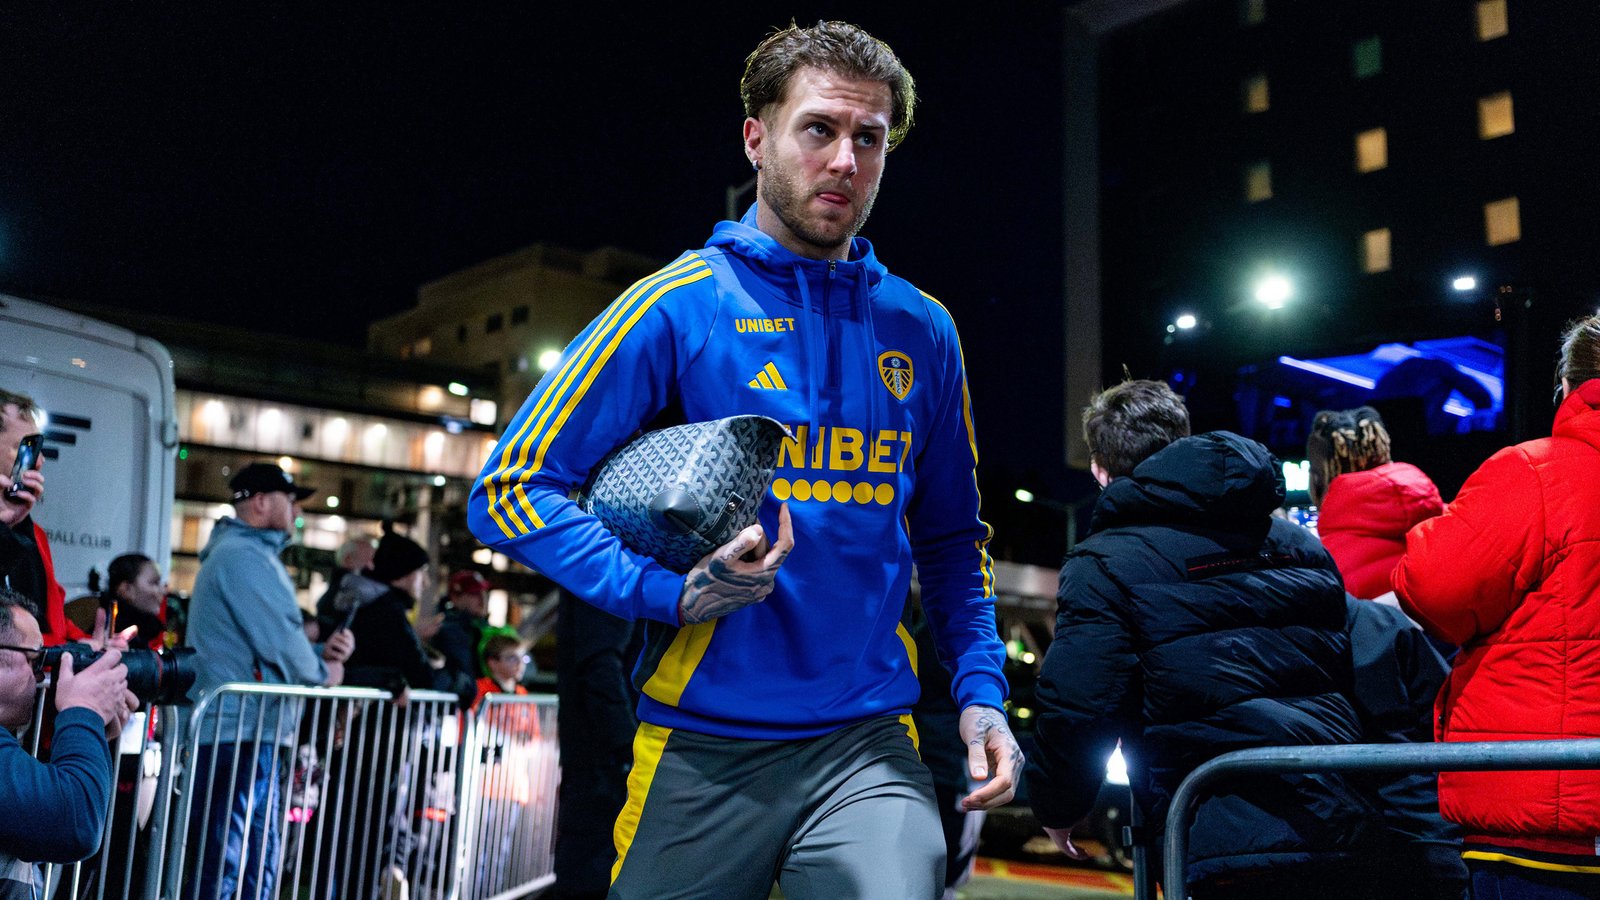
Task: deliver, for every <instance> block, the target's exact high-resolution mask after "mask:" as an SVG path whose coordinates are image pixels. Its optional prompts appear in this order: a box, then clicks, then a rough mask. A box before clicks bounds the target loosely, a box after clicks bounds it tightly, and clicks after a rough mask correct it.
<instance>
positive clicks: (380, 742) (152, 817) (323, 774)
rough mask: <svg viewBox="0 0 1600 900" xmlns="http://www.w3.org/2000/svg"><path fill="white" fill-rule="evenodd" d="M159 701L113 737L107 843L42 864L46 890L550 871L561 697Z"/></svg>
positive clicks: (389, 891) (440, 885)
mask: <svg viewBox="0 0 1600 900" xmlns="http://www.w3.org/2000/svg"><path fill="white" fill-rule="evenodd" d="M46 696H47V694H46V692H42V691H41V693H40V695H39V700H38V702H37V704H36V706H35V711H34V720H33V721H34V727H33V729H32V733H31V738H32V745H31V747H30V749H31V750H32V751H33V752H34V753H35V754H36V755H37V753H38V751H39V749H40V748H39V743H40V734H41V728H40V724H41V722H42V721H43V718H44V714H45V709H44V702H45V697H46ZM155 716H156V720H157V722H158V723H159V725H158V727H156V728H151V727H150V726H149V724H148V722H149V720H148V719H147V718H146V716H145V714H144V713H139V714H135V717H134V718H133V719H132V720H130V722H129V724H128V727H127V728H126V729H124V731H123V733H122V737H121V739H120V741H119V743H118V746H117V747H114V748H113V750H114V751H116V756H115V760H116V773H117V777H116V779H115V783H116V786H115V787H114V788H113V790H114V793H113V796H112V803H111V812H110V815H109V816H108V823H109V825H108V827H106V828H105V829H104V831H103V832H102V836H101V848H100V850H99V852H97V853H96V854H95V855H93V856H91V857H89V858H88V859H87V860H84V861H82V862H79V863H76V864H73V865H68V866H57V865H47V866H44V867H43V868H42V871H43V874H44V879H45V881H44V886H45V891H44V893H43V894H42V895H41V896H42V897H45V898H50V900H105V898H113V900H121V898H127V900H225V898H236V897H244V898H252V900H254V898H257V897H260V898H263V900H264V898H284V900H288V898H308V900H309V898H315V900H335V898H337V900H344V898H353V900H354V898H360V900H380V898H381V900H505V898H511V897H519V896H528V895H530V894H532V893H534V892H537V891H540V890H542V889H543V888H545V887H548V886H549V885H550V884H552V883H553V882H554V880H555V876H554V872H553V868H554V847H555V804H556V789H557V785H558V782H559V777H560V774H559V767H558V749H557V735H556V699H555V697H553V696H549V695H507V694H491V695H489V696H488V697H486V698H485V700H484V702H483V704H482V705H481V706H480V708H479V709H478V710H476V711H475V712H474V713H471V714H467V715H465V716H463V714H461V713H460V712H459V710H458V707H457V698H456V696H455V695H454V694H443V693H437V692H431V691H411V692H410V693H409V695H408V698H407V702H406V703H405V704H404V705H401V704H397V703H395V702H394V699H393V697H392V696H391V695H390V694H389V693H388V692H386V691H378V690H370V689H364V688H299V687H289V686H283V685H266V684H231V685H224V686H223V687H222V688H221V689H219V690H218V691H216V692H215V693H212V694H210V695H208V696H205V697H202V698H200V700H199V701H198V702H197V703H196V704H195V705H194V706H193V707H192V708H174V707H160V708H158V709H157V710H156V711H155ZM235 797H237V798H238V800H237V801H236V802H232V803H230V798H235Z"/></svg>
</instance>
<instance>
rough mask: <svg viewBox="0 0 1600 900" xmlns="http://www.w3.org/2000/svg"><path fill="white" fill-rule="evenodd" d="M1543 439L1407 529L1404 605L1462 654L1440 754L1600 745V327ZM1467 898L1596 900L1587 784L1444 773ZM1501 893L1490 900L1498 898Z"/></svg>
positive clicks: (1444, 804) (1399, 579) (1597, 779)
mask: <svg viewBox="0 0 1600 900" xmlns="http://www.w3.org/2000/svg"><path fill="white" fill-rule="evenodd" d="M1558 373H1559V375H1560V388H1559V390H1558V392H1557V397H1558V400H1559V402H1560V406H1559V407H1558V410H1557V412H1556V418H1555V428H1554V433H1553V434H1552V435H1551V436H1550V437H1548V438H1543V439H1540V440H1536V441H1528V442H1527V443H1523V444H1518V445H1516V446H1514V447H1508V448H1506V449H1504V450H1501V451H1500V452H1498V453H1496V454H1495V455H1494V456H1492V457H1490V458H1489V460H1488V461H1487V462H1485V463H1484V464H1483V465H1482V466H1480V467H1479V468H1478V470H1477V471H1476V472H1474V473H1473V475H1472V477H1471V478H1469V479H1467V482H1466V484H1465V485H1464V486H1462V488H1461V493H1460V494H1459V495H1458V496H1457V497H1456V499H1455V500H1454V502H1452V503H1451V504H1450V505H1449V506H1448V507H1447V508H1446V509H1445V511H1444V513H1443V514H1442V515H1440V516H1437V517H1435V518H1432V519H1429V520H1427V521H1425V522H1423V523H1422V524H1420V525H1418V526H1417V527H1416V528H1414V529H1412V530H1411V532H1410V534H1408V535H1407V537H1406V554H1405V556H1404V557H1403V558H1402V559H1401V560H1400V565H1399V566H1398V567H1397V568H1396V569H1395V573H1394V589H1395V592H1396V594H1397V595H1398V596H1399V600H1400V604H1401V607H1402V608H1403V609H1404V610H1405V611H1406V612H1407V613H1409V614H1410V615H1411V616H1412V618H1414V619H1416V620H1417V621H1418V622H1420V623H1421V624H1422V626H1423V627H1424V628H1426V629H1427V630H1428V631H1429V632H1430V633H1432V634H1434V635H1436V636H1438V637H1440V638H1443V639H1444V640H1447V641H1451V642H1453V643H1458V644H1461V645H1462V650H1461V653H1460V654H1459V655H1458V656H1457V658H1456V660H1455V665H1454V667H1453V670H1452V671H1451V673H1450V679H1449V681H1448V682H1446V684H1445V687H1444V689H1443V690H1442V691H1440V692H1439V697H1438V700H1437V702H1436V712H1437V717H1436V723H1435V729H1434V730H1435V736H1436V737H1437V739H1439V740H1442V741H1512V740H1547V739H1559V738H1595V737H1600V316H1589V317H1587V318H1584V319H1581V320H1579V321H1577V322H1575V323H1573V324H1572V325H1570V326H1569V327H1568V329H1567V331H1566V332H1565V333H1564V335H1563V337H1562V342H1561V362H1560V367H1559V370H1558ZM1439 805H1440V808H1441V810H1442V811H1443V813H1444V815H1445V817H1446V818H1448V819H1451V820H1453V821H1455V822H1459V823H1460V824H1461V825H1462V826H1464V828H1465V830H1466V841H1465V848H1466V849H1465V852H1464V853H1463V854H1462V855H1463V857H1464V858H1465V859H1466V861H1467V865H1468V867H1469V868H1470V869H1471V870H1472V874H1473V896H1507V897H1513V896H1515V897H1524V896H1527V897H1560V898H1567V897H1594V896H1600V772H1596V771H1559V772H1450V773H1444V774H1441V775H1440V776H1439ZM1497 891H1498V893H1497Z"/></svg>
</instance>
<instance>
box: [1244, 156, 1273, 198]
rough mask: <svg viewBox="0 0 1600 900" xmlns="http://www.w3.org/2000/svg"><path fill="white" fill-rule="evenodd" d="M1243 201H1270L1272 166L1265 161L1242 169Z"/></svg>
mask: <svg viewBox="0 0 1600 900" xmlns="http://www.w3.org/2000/svg"><path fill="white" fill-rule="evenodd" d="M1244 199H1245V202H1247V203H1257V202H1260V201H1262V200H1270V199H1272V164H1271V163H1269V162H1267V161H1266V160H1261V161H1260V162H1254V163H1251V164H1250V165H1248V166H1245V169H1244Z"/></svg>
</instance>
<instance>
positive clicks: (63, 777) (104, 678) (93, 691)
mask: <svg viewBox="0 0 1600 900" xmlns="http://www.w3.org/2000/svg"><path fill="white" fill-rule="evenodd" d="M112 643H113V646H112V647H110V648H109V649H107V650H106V652H105V655H104V656H102V657H101V658H100V659H98V660H96V661H95V662H94V664H93V665H90V666H89V667H87V668H85V669H84V670H83V671H82V672H74V671H73V662H72V658H71V657H70V656H65V657H62V659H61V663H60V669H59V671H58V672H57V673H56V687H55V706H56V709H57V710H58V715H57V716H56V722H55V739H54V743H53V745H52V747H51V753H50V762H48V763H43V762H39V761H38V760H36V759H34V758H33V757H32V756H30V755H29V754H28V751H27V750H25V749H24V748H23V746H22V744H21V743H20V742H19V741H18V740H17V738H16V737H15V735H14V734H13V731H14V730H15V729H18V728H21V727H24V726H26V725H27V724H28V721H29V719H30V718H31V717H32V715H33V708H34V698H35V696H36V692H37V689H38V682H39V674H38V666H39V663H40V661H41V657H42V656H43V653H44V647H43V642H42V635H41V634H40V631H39V623H38V620H36V619H35V618H34V616H33V613H32V612H31V611H30V610H29V608H28V602H27V600H26V599H24V598H23V597H22V596H20V595H19V594H17V593H16V592H15V591H11V590H6V589H0V725H3V726H4V728H3V729H0V809H5V810H10V811H13V812H17V811H23V810H26V811H28V814H27V815H10V816H5V817H0V900H8V898H12V897H30V896H33V895H34V892H35V891H36V890H37V888H38V884H37V881H36V879H35V874H34V869H33V865H32V864H33V863H36V862H53V863H69V862H75V861H77V860H79V859H82V858H84V857H86V856H88V855H89V854H90V853H92V852H94V850H95V849H96V848H97V847H99V846H100V833H101V830H102V829H103V827H104V825H105V820H106V811H107V807H108V806H109V805H110V801H111V751H110V747H109V746H108V745H107V743H106V736H107V734H108V733H109V734H112V735H114V734H116V733H118V732H119V731H120V730H121V728H122V726H123V724H124V723H126V722H127V720H128V714H129V713H131V712H132V711H133V709H134V708H135V707H137V706H138V698H136V697H135V696H134V695H133V693H132V692H131V691H129V690H128V684H127V682H128V670H127V668H126V667H124V666H123V665H122V662H121V659H122V654H121V652H120V651H119V650H118V649H117V648H116V646H115V644H116V643H118V642H117V641H113V642H112Z"/></svg>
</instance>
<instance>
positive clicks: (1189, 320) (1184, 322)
mask: <svg viewBox="0 0 1600 900" xmlns="http://www.w3.org/2000/svg"><path fill="white" fill-rule="evenodd" d="M1172 324H1174V325H1176V326H1178V328H1179V329H1181V330H1183V331H1188V330H1189V329H1191V328H1193V327H1194V326H1196V325H1198V324H1200V322H1199V320H1198V319H1196V318H1195V317H1194V316H1193V315H1191V314H1189V313H1184V314H1183V315H1181V316H1179V317H1178V318H1177V319H1176V320H1174V321H1173V323H1172Z"/></svg>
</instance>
